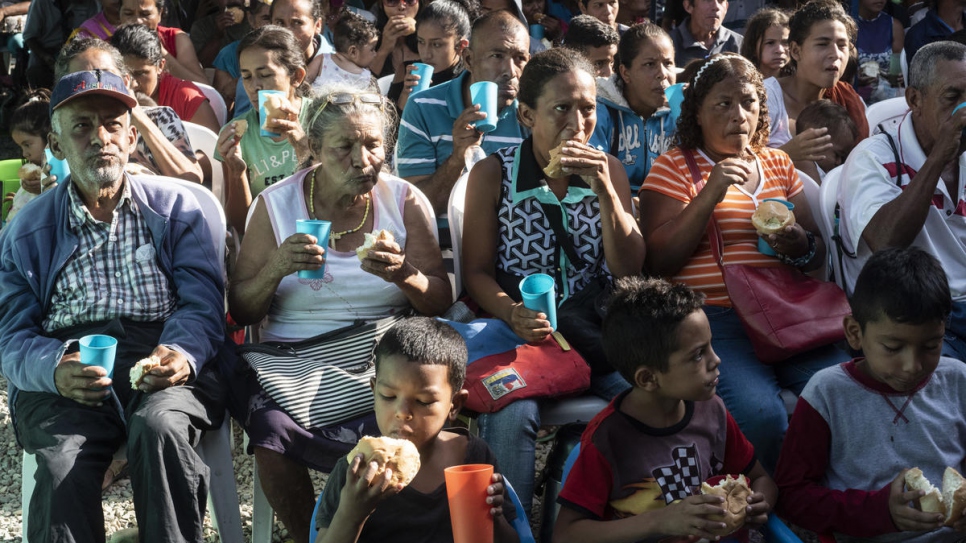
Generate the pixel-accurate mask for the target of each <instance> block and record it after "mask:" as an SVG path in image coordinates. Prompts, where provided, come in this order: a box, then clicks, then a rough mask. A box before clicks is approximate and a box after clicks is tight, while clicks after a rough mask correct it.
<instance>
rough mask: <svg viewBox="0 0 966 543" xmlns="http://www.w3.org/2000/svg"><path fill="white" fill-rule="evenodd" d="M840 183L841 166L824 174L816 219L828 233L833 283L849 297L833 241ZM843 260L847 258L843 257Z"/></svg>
mask: <svg viewBox="0 0 966 543" xmlns="http://www.w3.org/2000/svg"><path fill="white" fill-rule="evenodd" d="M841 182H842V166H839V167H838V168H835V169H833V170H832V171H830V172H828V173H827V174H825V179H823V180H822V187H821V191H820V192H819V206H818V212H817V213H816V218H818V219H820V220H821V223H822V225H823V227H824V228H825V230H826V231H827V232H828V233H829V237H828V245H827V246H826V247H827V250H828V253H829V256H831V260H832V274H833V275H834V278H835V282H836V283H837V284H838V286H839V287H841V288H842V290H844V291H845V294H846V295H848V296H851V295H852V293H851V292H849V289H848V288H846V285H845V277H844V276H843V272H842V266H841V262H840V261H839V255H838V249H839V247H838V242H837V241H836V240H835V239H834V237H835V235H836V226H835V205H836V203H837V202H838V196H839V185H840V184H841ZM843 258H848V257H846V256H843Z"/></svg>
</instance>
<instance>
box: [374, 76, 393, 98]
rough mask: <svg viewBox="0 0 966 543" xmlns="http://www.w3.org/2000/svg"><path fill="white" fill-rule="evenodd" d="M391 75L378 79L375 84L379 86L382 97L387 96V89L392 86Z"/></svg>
mask: <svg viewBox="0 0 966 543" xmlns="http://www.w3.org/2000/svg"><path fill="white" fill-rule="evenodd" d="M392 78H393V75H392V74H389V75H387V76H383V77H380V78H379V79H378V80H377V81H376V82H377V83H378V84H379V92H381V93H382V95H383V96H389V87H390V86H391V85H392Z"/></svg>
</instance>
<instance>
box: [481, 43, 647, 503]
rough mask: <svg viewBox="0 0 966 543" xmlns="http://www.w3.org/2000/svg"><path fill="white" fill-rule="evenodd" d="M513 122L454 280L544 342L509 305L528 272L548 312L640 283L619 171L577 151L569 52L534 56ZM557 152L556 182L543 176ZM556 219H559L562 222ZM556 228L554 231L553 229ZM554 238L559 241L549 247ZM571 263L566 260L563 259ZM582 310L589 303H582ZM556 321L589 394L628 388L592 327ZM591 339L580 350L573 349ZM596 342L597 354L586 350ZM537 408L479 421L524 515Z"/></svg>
mask: <svg viewBox="0 0 966 543" xmlns="http://www.w3.org/2000/svg"><path fill="white" fill-rule="evenodd" d="M520 89H521V90H520V95H519V97H518V99H519V103H520V105H519V118H520V120H521V122H522V123H523V124H524V125H525V126H527V127H528V128H529V129H530V130H531V132H532V135H531V137H530V138H528V139H526V140H524V142H523V143H522V144H521V145H520V146H519V147H511V148H506V149H501V150H500V151H498V152H497V153H496V154H494V155H492V156H490V157H488V158H486V159H484V160H483V161H481V162H479V163H478V164H477V165H476V166H475V167H474V168H473V170H472V171H471V173H470V177H469V184H468V186H467V190H466V201H467V206H466V214H465V225H464V229H463V231H464V234H463V248H464V255H463V270H464V281H465V283H466V288H467V291H468V292H469V294H470V296H472V297H473V299H474V300H475V301H476V302H477V303H478V304H479V305H480V307H481V308H482V309H483V310H485V311H486V312H488V313H490V314H492V315H494V316H496V317H498V318H500V319H502V320H504V321H505V322H506V323H507V324H508V325H509V326H510V327H511V328H513V331H514V332H516V333H517V335H519V336H520V337H521V338H523V339H525V340H527V341H530V342H539V341H541V340H544V339H545V338H546V337H547V336H548V335H549V334H550V333H551V332H552V331H553V330H552V328H551V327H550V322H549V321H548V320H547V315H545V314H543V313H538V312H536V311H532V310H530V309H527V308H525V307H524V306H523V304H522V303H521V302H520V293H519V289H518V285H519V283H520V280H521V279H522V278H523V277H524V276H526V275H530V274H532V273H546V274H548V275H551V276H553V277H555V278H556V283H557V303H558V305H563V304H565V303H566V301H567V300H569V299H572V298H577V297H580V296H581V295H582V294H583V295H586V293H588V292H599V291H600V290H601V283H607V282H609V280H610V278H611V277H612V276H615V277H621V276H625V275H634V274H638V273H640V272H641V267H642V265H643V262H644V239H643V237H642V236H641V233H640V231H639V230H638V228H637V225H636V224H635V221H634V216H633V214H632V212H631V199H630V187H629V185H628V181H627V175H626V174H625V173H624V168H623V166H621V163H620V162H619V161H618V160H617V159H615V158H614V157H612V156H610V155H608V154H606V153H604V152H602V151H598V150H597V149H594V148H593V147H590V146H589V145H587V141H588V140H589V139H590V136H591V134H593V132H594V126H595V125H596V122H597V111H596V108H597V101H596V100H597V89H596V85H595V80H594V69H593V67H592V66H591V65H590V63H589V62H588V61H587V60H586V59H584V58H583V57H581V56H580V54H579V53H575V52H571V51H568V50H566V49H552V50H549V51H545V52H543V53H540V54H537V55H536V56H534V57H533V58H532V59H531V60H530V62H529V63H528V64H527V66H526V68H525V69H524V71H523V75H522V77H521V78H520ZM561 144H563V150H562V151H560V153H561V155H562V157H563V158H561V160H560V163H561V165H562V166H563V168H564V173H562V174H560V175H559V177H553V178H548V177H547V175H546V174H545V173H544V171H543V168H545V167H547V165H548V163H549V162H550V155H551V150H552V149H556V148H557V147H559V146H560V145H561ZM561 219H563V220H561ZM554 223H557V227H556V228H555V227H554ZM555 230H556V231H559V232H561V234H565V236H566V238H567V239H558V237H557V235H556V234H555ZM568 255H571V256H568ZM591 302H593V300H591ZM593 320H594V319H593V318H591V319H590V321H587V320H580V321H579V324H578V326H580V327H582V328H584V329H585V330H571V329H568V327H569V326H571V325H573V324H576V323H574V322H573V321H572V320H570V319H558V325H559V327H560V328H561V331H562V333H563V335H564V336H565V337H567V338H568V340H569V341H571V343H572V344H574V346H575V347H576V348H577V350H578V351H580V352H581V354H582V355H583V356H584V358H585V359H587V360H588V361H589V362H590V364H591V367H592V369H593V370H594V371H593V374H592V377H591V390H592V391H593V392H594V393H596V394H598V395H599V396H601V397H603V398H605V399H610V398H612V397H613V396H615V395H616V394H617V393H618V392H620V391H621V390H623V389H625V388H627V387H629V386H630V385H629V384H628V383H627V382H626V381H625V380H624V379H623V378H622V377H620V376H619V375H617V373H615V372H614V371H613V368H611V367H610V366H609V365H608V364H607V363H606V360H604V357H603V356H602V347H601V345H600V335H599V333H597V334H593V333H592V334H585V333H581V332H586V329H588V328H594V329H595V330H597V331H599V327H600V321H599V319H596V320H597V322H593ZM588 335H589V336H593V337H596V341H594V340H593V337H592V338H591V340H590V341H587V342H580V341H579V340H578V337H580V338H581V339H587V336H588ZM594 343H596V345H595V344H594ZM539 426H540V421H539V412H538V408H537V402H536V401H534V400H518V401H516V402H514V403H512V404H510V405H509V406H507V407H505V408H504V409H502V410H501V411H499V412H498V413H493V414H490V415H484V416H482V417H481V418H480V435H481V436H482V437H483V439H485V440H486V441H487V443H488V444H489V445H490V447H491V448H492V449H493V451H494V452H495V453H496V455H497V458H498V459H499V462H500V466H501V467H502V468H503V469H504V472H505V473H507V478H508V479H509V480H510V481H512V482H513V485H514V486H515V487H516V488H517V490H518V494H519V495H520V497H521V500H522V501H523V503H524V506H525V507H529V505H530V500H531V498H532V488H533V469H534V466H533V451H534V439H535V437H536V433H537V429H538V428H539Z"/></svg>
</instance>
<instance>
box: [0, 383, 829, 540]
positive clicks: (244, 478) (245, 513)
mask: <svg viewBox="0 0 966 543" xmlns="http://www.w3.org/2000/svg"><path fill="white" fill-rule="evenodd" d="M234 435H235V437H236V439H235V444H234V449H233V451H232V453H233V455H234V458H235V484H236V485H237V487H238V496H239V502H240V503H241V518H242V527H243V530H244V534H245V541H246V542H247V541H251V524H252V497H253V494H252V462H253V458H252V457H251V456H249V455H247V454H244V451H243V450H242V443H241V435H242V433H241V431H240V429H239V428H238V426H237V425H236V426H235V432H234ZM0 444H2V445H0V542H9V543H21V542H22V538H21V530H20V518H21V514H22V511H21V508H20V463H21V459H22V457H23V451H22V450H21V449H20V447H18V446H17V445H16V440H15V438H14V432H13V425H12V424H11V422H10V412H9V409H8V408H7V382H6V380H4V379H2V378H0ZM549 452H550V447H549V445H548V444H546V443H538V444H537V469H538V471H539V470H540V469H542V468H543V466H544V465H545V463H546V461H547V455H548V453H549ZM313 481H314V483H315V487H316V491H317V492H318V491H321V489H322V486H323V485H324V482H325V475H324V474H321V473H316V472H313ZM102 505H103V508H104V523H105V529H106V531H107V534H108V535H110V534H113V533H115V532H117V531H119V530H123V529H126V528H134V527H136V526H137V522H136V520H135V516H134V505H133V503H132V502H131V481H130V479H123V480H121V481H119V482H117V483H115V484H114V485H113V486H112V487H111V488H109V489H108V490H107V491H106V492H105V493H104V499H103V501H102ZM540 512H541V503H540V498H539V497H536V498H535V499H534V504H533V514H532V518H531V524H534V522H533V520H534V519H540ZM205 526H206V533H205V541H207V542H214V541H220V539H219V537H218V535H217V533H216V532H215V530H214V528H212V527H211V521H210V518H209V519H206V520H205ZM533 528H534V534H536V535H539V527H538V526H534V527H533ZM796 532H798V533H799V534H800V535H801V536H802V538H803V540H804V541H805V543H815V542H817V538H815V537H814V536H813V535H812V534H809V533H805V532H801V531H799V530H796ZM287 535H288V534H287V532H286V531H285V530H284V529H283V528H282V527H281V525H280V524H278V523H276V524H275V531H274V534H273V538H272V540H273V542H275V543H280V542H285V541H287V540H288V538H287ZM231 543H236V542H231ZM237 543H243V542H237Z"/></svg>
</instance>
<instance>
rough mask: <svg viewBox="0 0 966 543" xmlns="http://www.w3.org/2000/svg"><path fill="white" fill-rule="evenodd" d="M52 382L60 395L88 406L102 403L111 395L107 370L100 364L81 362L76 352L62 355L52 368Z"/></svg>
mask: <svg viewBox="0 0 966 543" xmlns="http://www.w3.org/2000/svg"><path fill="white" fill-rule="evenodd" d="M54 384H55V385H56V386H57V392H58V393H59V394H60V395H61V396H63V397H65V398H70V399H71V400H74V401H75V402H78V403H81V404H84V405H87V406H90V407H97V406H100V405H103V403H104V400H105V399H106V398H107V397H108V396H110V395H111V391H110V390H109V389H108V388H107V387H109V386H111V379H110V378H108V376H107V370H105V369H104V368H102V367H100V366H91V365H89V364H81V361H80V353H78V352H74V353H71V354H67V355H64V357H63V358H61V359H60V363H58V364H57V368H56V369H55V370H54Z"/></svg>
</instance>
